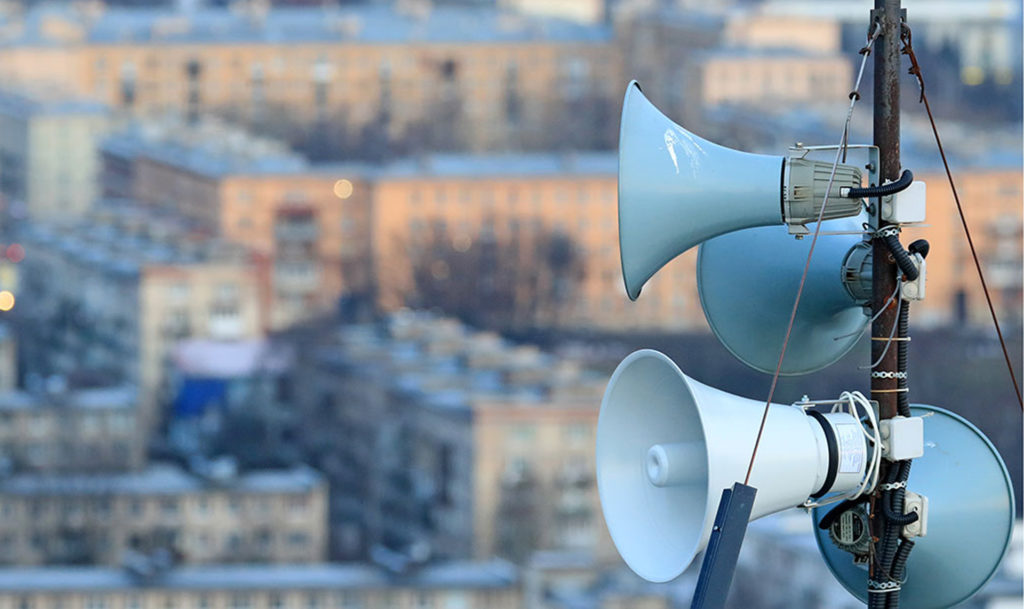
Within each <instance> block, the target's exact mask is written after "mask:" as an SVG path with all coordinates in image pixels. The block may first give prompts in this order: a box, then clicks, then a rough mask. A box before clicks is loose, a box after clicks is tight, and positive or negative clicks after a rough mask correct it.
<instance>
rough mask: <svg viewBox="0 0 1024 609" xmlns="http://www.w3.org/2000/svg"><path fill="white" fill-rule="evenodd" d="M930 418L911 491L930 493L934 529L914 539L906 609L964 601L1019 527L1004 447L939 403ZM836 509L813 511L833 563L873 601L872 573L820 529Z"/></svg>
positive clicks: (854, 589) (926, 409)
mask: <svg viewBox="0 0 1024 609" xmlns="http://www.w3.org/2000/svg"><path fill="white" fill-rule="evenodd" d="M910 410H911V413H912V414H913V415H914V416H924V417H926V418H925V419H924V455H923V456H921V457H918V458H917V459H914V460H913V463H912V465H911V468H910V479H909V480H908V481H907V490H908V491H913V492H915V493H918V494H921V495H924V496H926V497H928V521H927V531H926V534H925V535H924V536H923V537H915V538H914V543H915V545H914V549H913V550H912V551H911V552H910V556H909V558H908V560H907V565H906V569H905V578H906V582H904V583H903V585H902V592H901V593H900V606H901V607H903V609H944V608H945V607H952V606H954V605H958V604H960V603H962V602H964V601H965V600H967V599H968V598H970V597H971V596H972V595H974V593H975V592H977V591H978V590H980V589H981V587H982V586H984V585H985V583H986V582H988V580H989V579H991V578H992V576H993V575H994V574H995V572H996V569H998V567H999V563H1000V562H1001V561H1002V559H1003V556H1004V555H1005V554H1006V551H1007V548H1008V547H1009V544H1010V536H1011V535H1012V533H1013V522H1014V511H1015V508H1014V506H1015V503H1014V498H1013V485H1012V483H1011V482H1010V475H1009V474H1008V473H1007V471H1006V465H1005V464H1004V463H1003V460H1002V458H1001V457H1000V456H999V452H998V451H996V449H995V447H994V446H993V445H992V443H991V442H990V441H989V439H988V438H986V437H985V435H984V434H983V433H981V431H979V430H978V428H977V427H975V426H974V425H972V424H971V423H969V422H968V421H967V420H965V419H964V418H963V417H961V416H959V415H957V414H954V413H952V412H949V411H948V410H944V409H942V408H937V407H935V406H927V405H924V404H914V405H912V406H911V409H910ZM829 509H830V508H829V507H824V508H818V509H815V510H814V511H813V520H814V523H815V527H814V530H815V534H816V537H817V541H818V548H819V549H820V550H821V554H822V556H823V557H824V558H825V562H826V563H827V564H828V567H829V569H831V570H832V573H833V574H834V575H835V576H836V578H837V579H838V580H839V582H840V583H841V584H842V585H843V586H844V587H845V588H846V589H847V590H849V591H850V593H851V594H853V595H854V596H856V597H857V598H859V599H860V600H861V602H864V603H866V602H867V579H868V572H867V568H866V567H864V566H859V565H856V564H854V562H853V556H852V555H851V554H848V553H847V552H845V551H843V550H841V549H839V548H838V547H837V546H835V545H834V544H833V543H832V541H831V540H830V539H829V533H828V531H823V530H821V529H819V528H818V527H817V524H818V522H820V521H821V519H822V518H823V517H824V515H825V514H827V513H828V511H829Z"/></svg>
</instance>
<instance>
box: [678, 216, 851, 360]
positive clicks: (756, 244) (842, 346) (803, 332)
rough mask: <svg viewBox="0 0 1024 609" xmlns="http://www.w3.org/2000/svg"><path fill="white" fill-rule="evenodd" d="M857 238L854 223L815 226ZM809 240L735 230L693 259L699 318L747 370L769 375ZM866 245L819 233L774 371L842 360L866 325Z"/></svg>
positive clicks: (778, 230)
mask: <svg viewBox="0 0 1024 609" xmlns="http://www.w3.org/2000/svg"><path fill="white" fill-rule="evenodd" d="M822 230H824V231H829V232H849V233H857V232H859V231H860V230H861V224H860V221H859V220H858V219H857V218H844V219H840V220H832V221H830V222H823V223H822ZM810 248H811V239H810V238H805V239H800V240H798V239H794V238H793V236H792V235H790V234H788V233H787V231H786V229H785V228H783V227H781V226H766V227H760V228H750V229H746V230H741V231H736V232H733V233H729V234H727V235H722V236H720V237H715V238H714V239H710V240H708V241H705V242H704V243H703V244H701V246H700V252H699V254H698V256H697V288H698V293H699V294H700V303H701V306H702V307H703V308H704V316H705V317H706V318H707V320H708V324H709V325H710V326H711V330H712V331H713V332H714V333H715V336H717V337H718V340H719V341H721V343H722V344H723V345H724V346H725V348H726V349H728V350H729V352H731V353H732V354H733V355H735V356H736V357H737V358H738V359H739V360H740V361H742V362H743V363H745V364H747V365H748V366H750V367H751V368H754V369H756V370H760V371H761V372H766V373H768V374H773V373H774V372H775V367H776V366H777V365H778V362H779V352H780V351H781V349H782V340H783V338H784V337H785V334H786V327H787V326H788V325H789V318H790V315H791V314H792V311H793V301H794V300H795V298H796V292H797V288H798V287H799V285H800V277H801V275H802V274H803V271H804V265H805V263H806V261H807V253H808V251H809V250H810ZM870 290H871V247H870V244H868V243H867V242H865V241H864V240H863V238H862V237H861V236H860V235H859V234H839V235H836V234H828V235H821V236H820V237H819V238H818V243H817V245H816V246H815V248H814V255H813V256H812V257H811V266H810V268H809V269H808V272H807V282H806V284H805V286H804V291H803V295H802V297H801V299H800V306H799V308H798V309H797V314H796V319H795V320H794V322H793V333H792V335H791V337H790V340H789V346H788V347H787V348H786V357H785V359H784V360H783V362H782V370H781V373H782V374H785V375H796V374H806V373H809V372H814V371H816V370H820V369H822V368H824V367H826V366H828V365H830V364H833V363H835V362H836V361H837V360H838V359H840V358H841V357H843V355H845V354H846V353H847V352H848V351H850V349H852V348H853V346H854V345H856V344H857V341H858V340H859V339H860V337H861V333H862V331H863V330H864V328H865V327H866V326H867V323H868V319H869V318H868V313H867V311H866V309H865V308H864V305H865V304H867V303H868V302H869V299H870V295H871V291H870Z"/></svg>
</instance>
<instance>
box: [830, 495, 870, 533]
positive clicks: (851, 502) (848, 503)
mask: <svg viewBox="0 0 1024 609" xmlns="http://www.w3.org/2000/svg"><path fill="white" fill-rule="evenodd" d="M867 500H868V498H867V496H864V497H860V498H858V499H844V500H843V501H840V502H839V504H838V505H837V506H836V507H834V508H832V509H831V510H829V511H828V513H827V514H825V515H824V516H822V518H821V520H820V521H819V522H818V528H819V529H821V530H823V531H827V530H829V529H830V528H832V525H833V524H835V522H836V520H839V517H840V516H842V515H843V512H845V511H846V510H848V509H850V508H852V507H854V506H856V505H857V504H860V503H863V502H865V501H867Z"/></svg>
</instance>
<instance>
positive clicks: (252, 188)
mask: <svg viewBox="0 0 1024 609" xmlns="http://www.w3.org/2000/svg"><path fill="white" fill-rule="evenodd" d="M870 4H871V3H870V2H864V1H861V2H841V1H838V0H828V1H824V0H819V1H816V2H809V1H803V0H762V1H757V0H729V1H722V2H713V3H708V2H697V1H695V0H674V1H673V0H433V1H431V0H394V1H387V0H367V1H362V2H359V1H337V0H330V1H324V2H309V1H303V0H294V1H293V0H276V1H274V0H271V1H268V0H235V1H232V2H225V1H222V0H209V1H202V0H180V1H178V2H158V1H155V0H116V1H109V2H102V1H98V0H81V1H74V2H52V1H49V0H47V1H38V2H36V1H28V0H23V1H18V0H3V1H0V254H2V255H0V514H2V515H3V516H5V518H4V519H3V522H2V523H0V609H376V608H378V607H380V608H382V609H383V608H388V609H390V608H399V607H401V608H403V609H427V608H436V609H442V608H443V609H463V608H470V607H497V608H501V607H508V608H509V609H512V608H514V607H526V608H529V609H549V608H550V609H556V608H557V609H561V608H564V609H568V608H570V607H600V608H602V609H615V608H618V607H627V606H628V607H640V608H647V607H649V608H650V609H661V608H665V609H668V608H674V607H683V606H688V604H689V598H690V596H691V595H692V592H693V586H694V584H695V572H694V570H692V569H691V570H690V571H688V572H687V573H686V574H684V576H683V577H681V578H680V579H679V580H677V581H676V582H673V583H672V584H668V585H664V586H656V585H652V584H649V583H646V582H643V581H642V580H640V579H639V578H637V577H636V576H635V575H633V574H632V573H631V572H629V571H628V569H626V567H625V565H624V564H623V563H622V561H621V559H620V558H619V557H618V555H617V554H616V552H615V549H614V547H613V546H612V544H611V540H610V538H609V536H608V533H607V530H606V528H605V525H604V521H603V518H602V516H601V509H600V502H599V500H598V497H597V491H596V484H595V481H594V463H593V451H594V433H595V427H596V422H597V415H598V410H599V406H600V402H601V395H602V393H603V391H604V387H605V384H606V382H607V378H608V374H609V373H610V372H611V370H612V369H613V368H614V366H615V365H616V364H617V363H618V362H619V361H620V360H621V359H622V357H624V356H625V355H626V354H628V353H629V352H630V351H632V350H634V349H638V348H657V349H659V350H662V351H664V352H665V353H666V354H668V355H669V356H670V357H672V358H673V360H675V361H676V362H678V363H679V365H680V367H681V369H682V370H683V371H684V372H685V373H686V374H688V375H690V376H692V377H694V378H696V379H697V380H699V381H701V382H703V383H706V384H709V385H712V386H715V387H717V388H720V389H723V390H725V391H729V392H731V393H735V394H738V395H742V396H744V397H750V398H755V399H763V398H764V396H765V395H766V393H767V389H768V383H769V381H770V377H769V376H767V375H764V374H762V373H759V372H756V371H754V370H752V369H749V368H747V367H746V366H744V365H743V364H742V363H740V362H739V361H738V360H736V359H735V358H734V357H733V356H732V355H731V354H730V353H729V352H728V351H727V350H726V349H725V348H724V347H722V345H721V344H719V342H718V341H717V340H716V339H715V337H714V336H713V335H712V334H711V333H710V331H709V327H708V323H707V321H706V319H705V316H704V312H703V310H702V308H701V303H700V298H699V296H698V294H697V287H696V269H695V265H696V254H697V251H696V249H694V250H692V251H689V252H686V253H684V254H683V255H681V256H679V257H678V258H677V259H675V260H673V261H672V262H670V263H669V264H668V265H667V266H666V267H665V268H664V269H662V270H661V271H659V273H658V274H657V275H656V276H655V277H654V278H653V279H652V280H651V282H650V283H649V284H648V285H647V286H645V288H644V291H643V295H642V296H641V297H640V298H639V299H638V300H637V301H636V302H631V301H630V300H629V299H628V297H627V296H626V294H625V291H624V289H623V284H622V278H621V277H622V276H621V270H620V257H619V250H618V226H617V223H618V211H617V200H618V193H617V188H618V184H617V152H616V148H617V144H618V125H619V114H620V111H621V103H622V102H621V100H622V95H623V92H624V91H625V88H626V85H627V83H628V82H629V81H630V80H632V79H637V80H638V81H639V82H640V83H641V84H642V85H643V90H644V94H645V95H646V96H648V97H649V98H650V99H651V101H652V102H653V103H654V104H655V105H656V106H658V108H660V109H661V110H662V111H663V112H664V113H665V114H666V115H667V116H669V117H670V118H671V119H672V120H674V121H675V122H677V123H679V124H680V125H682V126H683V127H685V128H686V129H688V130H690V131H692V132H693V133H695V134H697V135H699V136H700V137H702V138H705V139H707V140H709V141H712V142H715V143H717V144H720V145H722V146H726V147H730V148H734V149H738V150H744V151H749V152H756V153H763V154H774V155H783V154H785V153H786V151H787V149H788V148H789V147H791V146H793V145H794V144H796V143H797V142H801V143H803V144H805V145H834V144H835V143H837V139H838V135H839V132H840V129H841V128H842V121H843V119H844V118H845V113H846V108H847V106H848V104H849V100H848V95H849V93H850V89H851V87H852V85H853V80H854V78H855V73H854V69H855V68H856V67H857V66H858V65H859V59H860V56H859V55H858V54H857V51H858V50H859V49H860V47H861V46H863V44H864V39H865V35H866V23H867V19H868V11H869V9H870ZM904 6H905V7H906V8H907V12H908V23H909V24H910V25H911V27H912V28H913V33H914V38H913V40H914V47H915V50H916V54H917V56H918V58H919V59H920V61H921V67H922V70H923V72H924V78H925V82H926V83H927V87H928V93H929V98H930V100H931V103H932V105H933V107H934V109H935V111H936V115H937V118H938V120H939V129H940V131H941V134H942V137H943V141H944V145H945V148H946V150H947V153H948V155H949V157H950V162H951V165H952V170H953V174H954V177H955V178H956V181H957V187H958V190H959V192H960V194H961V198H962V200H963V201H964V203H965V207H966V209H965V211H966V216H967V220H968V222H969V223H970V226H971V228H972V231H973V233H974V236H975V241H976V243H977V244H978V247H979V254H980V256H981V264H982V266H983V269H984V271H985V274H986V280H987V282H988V285H989V288H990V290H991V292H992V295H993V299H994V304H995V307H996V312H997V314H998V315H999V319H1000V323H1001V324H1002V326H1003V329H1004V333H1005V334H1006V335H1007V338H1008V339H1009V346H1010V352H1011V355H1012V356H1013V359H1014V366H1015V369H1016V370H1017V375H1018V378H1020V376H1021V374H1020V367H1021V352H1022V340H1021V337H1022V310H1024V300H1022V275H1024V270H1022V266H1024V265H1022V257H1024V256H1022V241H1024V229H1022V226H1024V222H1022V200H1024V195H1022V192H1024V173H1022V159H1024V148H1022V146H1024V144H1022V109H1024V102H1022V88H1024V79H1022V60H1021V48H1022V29H1024V21H1022V8H1021V3H1020V2H1019V1H1014V0H986V1H984V2H970V3H965V2H953V1H951V0H904ZM868 66H869V67H868V73H867V74H866V75H865V79H864V83H866V84H865V85H862V87H861V93H862V95H863V97H864V99H863V100H861V102H860V103H859V105H858V106H857V108H856V112H855V113H854V119H853V122H852V125H851V142H853V143H868V142H869V140H870V138H871V110H870V103H871V91H870V89H871V87H870V84H868V83H870V82H871V74H870V71H871V62H868ZM907 67H909V63H908V66H907ZM901 86H902V100H901V106H902V112H903V114H902V134H901V135H902V142H901V158H902V163H903V166H904V167H906V168H908V169H911V170H912V171H913V172H914V174H915V179H917V180H923V181H925V182H926V184H927V187H928V192H927V203H928V209H927V213H928V216H927V221H926V223H924V225H922V226H917V227H908V229H907V230H906V231H905V235H904V236H905V237H906V240H907V241H908V242H909V241H912V240H914V239H917V238H927V239H928V240H929V242H930V244H931V251H930V254H929V257H928V262H929V264H928V268H929V270H930V272H929V273H928V292H927V298H926V299H925V300H923V301H921V302H917V303H914V306H913V309H912V313H911V335H912V337H913V343H912V345H911V348H910V378H911V379H913V381H912V382H911V383H910V386H911V401H912V402H921V403H929V404H934V405H937V406H941V407H943V408H948V409H950V410H953V411H955V412H957V413H959V414H961V415H963V416H965V417H966V418H967V419H969V420H971V421H972V422H973V423H975V424H976V425H978V427H979V428H980V429H982V431H984V432H985V433H986V434H987V435H988V436H989V437H990V438H991V439H992V441H993V442H994V443H995V445H996V446H997V447H998V448H999V450H1000V452H1001V454H1002V455H1003V458H1004V459H1005V460H1006V463H1007V467H1008V469H1009V471H1010V473H1011V476H1012V478H1013V481H1014V489H1015V492H1016V499H1017V507H1018V513H1019V510H1020V507H1021V500H1022V495H1024V493H1021V477H1022V466H1021V453H1022V446H1021V435H1022V433H1021V430H1022V425H1024V423H1022V417H1021V412H1020V411H1019V409H1018V408H1017V405H1016V398H1015V397H1014V395H1013V393H1012V391H1013V389H1012V385H1011V384H1010V381H1009V378H1008V375H1007V372H1006V370H1005V366H1004V364H1003V360H1002V354H1001V352H1000V350H999V345H998V342H997V341H996V339H995V335H994V331H993V330H992V328H991V320H990V318H989V313H988V309H987V307H986V305H985V302H984V298H983V295H982V291H981V287H980V283H979V281H978V278H977V276H976V272H975V270H974V267H973V261H972V260H971V258H970V254H969V250H968V249H967V245H966V241H965V239H964V237H963V235H962V228H961V226H960V223H959V218H958V217H957V215H956V210H955V206H954V203H953V199H952V195H951V193H950V191H949V186H948V183H947V181H946V178H945V174H944V173H943V171H942V165H941V159H940V158H939V156H938V153H937V151H936V149H935V146H934V142H933V140H932V139H931V138H932V136H931V131H930V127H929V124H928V122H927V118H926V116H925V114H924V109H923V106H922V104H920V103H919V100H918V83H917V80H916V79H915V78H914V77H912V76H910V75H909V74H908V75H905V76H904V78H903V80H902V81H901ZM785 271H786V269H780V272H785ZM796 271H797V272H799V269H796ZM867 342H868V341H867V340H862V341H861V342H860V343H859V344H858V345H857V346H856V347H855V348H854V349H853V350H852V351H851V352H850V353H849V354H848V355H847V356H846V357H844V358H843V359H842V360H841V361H840V362H838V363H837V364H835V365H834V366H832V367H830V368H828V369H827V370H824V371H821V372H818V373H814V374H811V375H807V376H802V377H790V378H784V379H782V380H781V381H780V384H779V388H778V391H777V392H776V400H775V401H781V402H790V401H796V400H798V399H799V398H800V397H801V396H802V395H810V396H811V397H812V398H832V397H835V396H837V395H838V394H839V393H840V392H841V391H844V390H858V389H859V390H862V391H864V390H866V388H867V386H868V382H869V380H868V375H867V373H866V372H865V371H864V370H862V369H861V367H863V366H865V365H867V364H868V345H867ZM1020 543H1021V542H1020V526H1019V524H1018V526H1017V532H1016V533H1015V537H1014V542H1013V544H1014V545H1013V550H1011V553H1010V555H1009V556H1008V558H1007V559H1006V561H1005V564H1004V567H1003V568H1002V570H1001V571H1000V572H999V573H998V574H997V576H996V577H995V578H994V579H993V581H992V582H991V583H990V584H989V586H988V587H986V589H985V590H983V591H982V593H981V594H980V595H979V596H978V597H976V598H975V599H974V600H973V601H972V603H973V605H969V606H973V607H984V608H986V609H996V608H1000V609H1001V608H1004V607H1020V606H1021V604H1020V599H1021V594H1022V591H1021V577H1020V571H1021V561H1020V552H1021V549H1020ZM765 564H772V565H774V566H773V567H772V568H771V569H770V573H768V575H767V576H759V577H758V578H756V579H757V581H759V582H761V583H757V582H755V581H754V580H755V578H753V577H746V576H745V575H746V574H749V573H753V572H754V571H755V570H756V569H757V568H758V567H757V565H765ZM783 564H787V565H792V568H791V569H783V568H782V565H783ZM739 573H740V574H741V576H740V577H738V578H737V582H736V583H735V585H734V589H733V592H732V596H731V598H730V606H732V607H745V608H755V609H756V608H758V607H764V608H772V607H781V606H792V605H794V604H796V605H798V606H801V607H826V606H827V607H847V606H849V607H854V606H857V604H856V603H855V602H854V601H855V599H853V597H851V596H849V595H848V594H847V593H846V592H844V591H843V590H842V589H841V588H840V587H839V586H838V584H836V583H835V582H834V581H833V580H832V578H831V576H830V575H829V574H828V573H827V571H826V569H825V567H824V564H823V562H822V561H821V559H820V558H819V557H818V553H817V549H816V548H815V547H814V542H813V541H812V540H811V531H810V523H809V521H808V519H807V518H806V515H803V514H801V513H797V512H795V511H793V512H792V513H786V514H783V515H780V516H778V517H772V518H768V519H765V520H763V521H761V522H758V523H755V524H754V525H752V528H751V534H750V537H749V539H748V542H747V544H746V545H745V549H744V553H743V555H742V556H741V562H740V571H739ZM766 581H770V582H771V583H770V584H766V583H764V582H766Z"/></svg>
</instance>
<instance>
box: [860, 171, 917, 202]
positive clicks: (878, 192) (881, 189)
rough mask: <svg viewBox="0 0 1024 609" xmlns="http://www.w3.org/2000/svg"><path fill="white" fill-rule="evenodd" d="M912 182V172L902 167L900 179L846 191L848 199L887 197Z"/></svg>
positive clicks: (905, 187)
mask: <svg viewBox="0 0 1024 609" xmlns="http://www.w3.org/2000/svg"><path fill="white" fill-rule="evenodd" d="M913 183H914V172H912V171H910V170H909V169H904V170H903V173H902V174H900V179H898V180H896V181H895V182H889V183H888V184H882V185H881V186H868V187H867V188H851V189H850V190H847V191H846V195H845V196H846V198H848V199H870V198H874V197H887V196H889V195H894V194H896V193H898V192H900V191H903V190H906V189H907V188H908V187H909V186H910V185H911V184H913Z"/></svg>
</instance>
